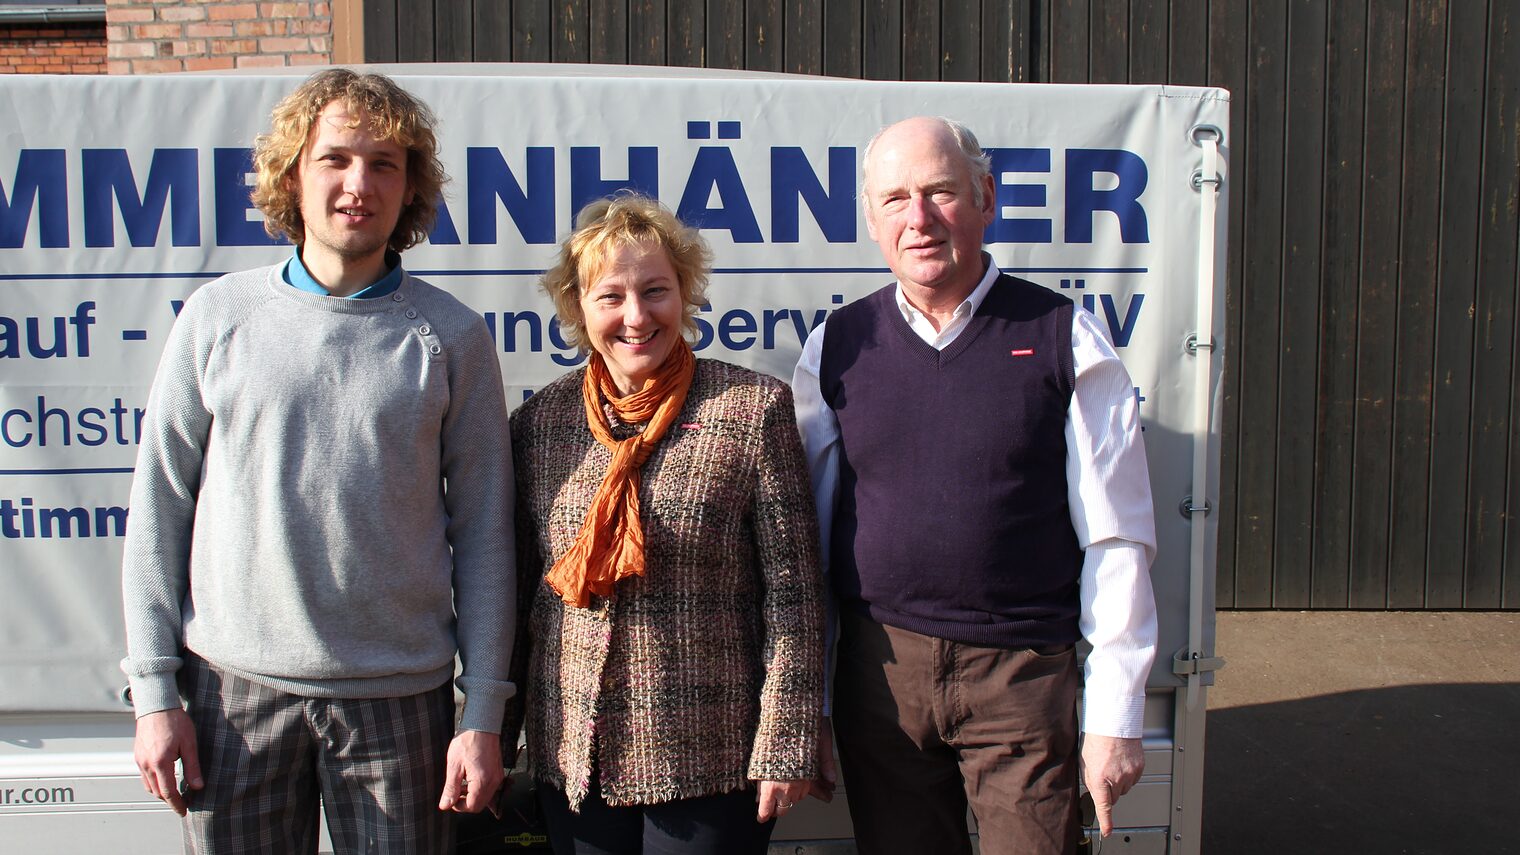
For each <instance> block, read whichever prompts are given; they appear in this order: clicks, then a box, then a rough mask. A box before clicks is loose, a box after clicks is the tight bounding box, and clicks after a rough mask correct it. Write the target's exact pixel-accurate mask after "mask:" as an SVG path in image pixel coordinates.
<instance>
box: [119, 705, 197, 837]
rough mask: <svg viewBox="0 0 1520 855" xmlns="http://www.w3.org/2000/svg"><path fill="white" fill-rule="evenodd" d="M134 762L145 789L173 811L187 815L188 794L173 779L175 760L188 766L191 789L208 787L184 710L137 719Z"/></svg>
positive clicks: (193, 730)
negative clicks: (202, 776) (202, 774)
mask: <svg viewBox="0 0 1520 855" xmlns="http://www.w3.org/2000/svg"><path fill="white" fill-rule="evenodd" d="M132 759H133V760H134V761H136V762H137V771H138V772H140V773H141V774H142V782H143V788H144V789H146V790H147V791H148V792H149V793H151V794H152V795H153V797H154V798H156V799H158V800H159V801H164V802H168V803H169V807H171V808H174V812H175V813H177V814H179V815H180V816H184V815H185V811H186V810H187V809H188V808H187V806H186V799H185V796H186V795H187V794H188V790H187V791H186V792H185V793H181V792H180V788H179V781H178V780H177V779H176V778H175V776H174V761H176V760H178V761H180V762H181V763H183V764H184V766H185V782H186V784H187V785H188V787H189V790H199V789H201V788H203V787H205V786H206V782H205V781H204V780H203V779H202V778H201V759H200V753H199V752H198V751H197V748H196V744H195V725H194V724H192V723H191V722H190V715H189V714H188V713H186V712H185V711H184V710H182V709H168V710H160V711H159V712H154V713H148V714H147V715H145V716H143V717H142V718H140V719H138V720H137V736H136V738H134V739H133V740H132Z"/></svg>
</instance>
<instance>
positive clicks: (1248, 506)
mask: <svg viewBox="0 0 1520 855" xmlns="http://www.w3.org/2000/svg"><path fill="white" fill-rule="evenodd" d="M1249 27H1250V29H1249V30H1248V33H1249V36H1248V38H1249V43H1250V57H1251V67H1250V68H1251V71H1250V74H1251V76H1250V78H1249V79H1248V80H1247V88H1246V98H1245V105H1244V106H1245V111H1246V124H1247V126H1248V128H1249V133H1250V134H1251V149H1250V151H1249V152H1247V154H1246V159H1245V162H1244V164H1241V165H1242V166H1244V170H1243V171H1244V173H1245V174H1244V178H1245V204H1246V210H1245V217H1246V221H1245V241H1244V244H1243V245H1242V246H1241V253H1242V255H1243V257H1244V258H1245V262H1246V266H1245V271H1244V273H1245V276H1244V279H1243V280H1242V283H1241V303H1240V307H1241V314H1242V319H1243V320H1242V324H1241V330H1240V337H1239V338H1238V339H1236V342H1235V347H1237V348H1238V349H1239V350H1240V353H1241V361H1240V375H1239V376H1240V425H1239V430H1240V433H1239V436H1240V458H1239V469H1238V472H1239V481H1237V483H1236V485H1235V493H1236V496H1237V498H1238V500H1239V501H1238V504H1237V508H1238V516H1237V517H1236V529H1235V550H1236V555H1235V560H1236V579H1235V584H1236V588H1235V604H1236V605H1238V606H1245V607H1249V608H1267V607H1270V606H1272V605H1274V603H1273V602H1272V591H1273V574H1272V568H1273V566H1274V565H1273V560H1274V554H1273V551H1272V549H1273V546H1274V537H1273V535H1274V531H1275V528H1276V513H1277V508H1276V505H1275V501H1276V490H1275V486H1276V479H1275V473H1276V469H1277V460H1276V456H1277V377H1278V348H1279V347H1281V337H1280V336H1281V331H1282V328H1281V318H1282V234H1283V228H1282V227H1283V224H1282V218H1283V142H1284V141H1283V129H1284V126H1285V124H1286V121H1285V115H1284V112H1285V108H1286V84H1287V69H1286V68H1284V62H1285V61H1286V57H1287V52H1288V14H1287V7H1286V6H1284V5H1280V4H1276V3H1262V4H1256V5H1254V6H1252V7H1251V9H1250V21H1249ZM1241 171H1242V170H1240V169H1239V168H1237V171H1236V174H1240V172H1241Z"/></svg>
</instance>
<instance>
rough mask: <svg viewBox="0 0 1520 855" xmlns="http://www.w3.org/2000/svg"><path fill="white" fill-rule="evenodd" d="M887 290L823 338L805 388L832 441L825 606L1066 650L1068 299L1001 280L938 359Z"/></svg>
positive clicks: (1073, 558) (1073, 586)
mask: <svg viewBox="0 0 1520 855" xmlns="http://www.w3.org/2000/svg"><path fill="white" fill-rule="evenodd" d="M896 287H897V286H896V285H889V286H887V287H886V288H883V289H881V290H880V291H877V292H876V293H874V294H872V295H870V296H869V297H866V298H865V299H863V300H859V301H856V302H855V303H852V304H850V305H848V306H845V307H844V308H841V309H839V310H838V311H836V312H835V313H834V314H833V315H832V316H831V317H830V318H829V322H828V326H826V327H825V328H824V339H823V353H822V360H821V364H820V367H819V384H820V387H821V389H822V392H823V398H824V400H825V401H826V402H827V403H828V405H829V406H830V407H831V408H832V409H833V410H834V414H835V415H836V416H837V417H838V419H839V430H840V445H841V453H840V463H839V476H840V484H839V503H838V508H837V509H836V512H835V515H834V526H833V544H832V547H831V554H830V556H829V565H830V573H831V575H832V577H833V581H834V587H835V590H836V592H837V593H838V595H839V597H840V600H841V602H842V603H844V604H845V606H846V607H853V608H855V609H857V610H859V611H863V612H866V613H868V614H869V615H870V616H871V618H872V619H873V620H876V621H878V622H880V623H885V624H890V625H892V626H898V627H902V628H904V629H909V630H912V631H914V632H918V633H922V634H925V635H931V636H934V637H936V638H944V639H949V640H951V641H959V642H964V643H968V644H981V645H989V646H999V647H1025V646H1047V645H1054V644H1066V643H1072V642H1075V641H1076V640H1077V638H1078V630H1077V613H1078V609H1079V601H1078V597H1077V580H1078V577H1079V575H1080V573H1081V567H1082V550H1081V548H1080V547H1079V546H1078V545H1077V536H1076V532H1075V531H1074V530H1073V529H1072V525H1071V511H1070V508H1069V506H1068V504H1067V500H1066V433H1065V431H1066V414H1067V409H1068V407H1069V406H1070V403H1071V394H1072V388H1073V384H1074V383H1075V371H1074V369H1073V367H1072V354H1071V323H1072V316H1071V313H1072V302H1071V301H1070V300H1068V299H1066V298H1065V297H1062V296H1060V295H1059V294H1056V293H1055V292H1053V291H1050V290H1048V289H1046V288H1043V287H1041V286H1039V285H1036V284H1034V283H1032V282H1026V281H1024V280H1022V279H1016V278H1014V277H1011V276H1007V275H1004V276H1001V277H1000V278H999V279H998V281H997V282H996V283H994V284H993V286H992V289H991V291H989V292H988V294H987V298H986V299H985V300H984V301H983V302H982V305H981V307H980V308H979V309H978V310H977V313H976V314H975V315H974V316H973V317H972V319H971V321H970V323H969V324H968V325H967V327H966V329H965V330H963V331H962V332H961V334H960V335H959V336H958V337H957V338H956V339H955V341H954V342H953V343H952V344H951V345H950V346H949V347H946V348H945V349H944V350H943V351H938V350H935V349H934V348H933V347H932V346H930V345H928V344H926V343H925V342H924V341H923V339H921V338H919V337H918V336H917V335H916V334H915V333H914V332H913V330H912V329H911V328H910V327H909V326H908V322H907V321H906V320H904V319H903V316H902V312H901V311H899V310H898V308H897V304H896V300H895V296H894V295H895V290H896Z"/></svg>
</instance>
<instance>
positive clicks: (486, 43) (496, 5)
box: [365, 0, 512, 62]
mask: <svg viewBox="0 0 1520 855" xmlns="http://www.w3.org/2000/svg"><path fill="white" fill-rule="evenodd" d="M471 21H472V24H471V27H472V32H471V33H470V43H471V44H472V45H473V46H474V48H475V55H474V57H473V59H474V60H475V61H476V62H505V61H507V60H509V59H511V58H512V7H511V6H509V5H508V4H506V3H504V2H491V0H480V2H478V3H476V4H475V9H474V15H473V16H472V18H471ZM365 25H366V26H368V21H366V22H365Z"/></svg>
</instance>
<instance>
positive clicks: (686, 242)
mask: <svg viewBox="0 0 1520 855" xmlns="http://www.w3.org/2000/svg"><path fill="white" fill-rule="evenodd" d="M634 244H654V245H657V246H659V247H661V248H663V249H664V250H665V254H666V255H667V256H669V258H670V266H671V267H672V268H674V269H675V272H676V281H677V287H678V290H679V291H680V293H681V306H682V313H681V331H682V333H684V334H685V335H686V337H687V338H688V339H691V338H695V337H696V335H697V309H698V308H700V307H701V306H702V305H704V304H705V303H706V302H707V277H708V273H709V272H710V271H711V269H712V250H710V249H708V247H707V241H705V240H703V239H702V235H701V234H700V233H698V231H697V230H696V229H694V228H691V227H690V226H687V225H685V224H684V223H682V222H681V221H680V220H679V219H677V218H676V215H675V214H672V213H671V212H670V210H669V209H668V208H666V207H665V206H664V205H661V204H660V203H659V202H658V201H656V200H654V199H651V198H649V197H648V196H641V195H638V194H636V193H621V194H619V195H617V196H614V197H612V198H610V199H599V200H597V201H595V202H592V203H590V204H589V205H587V206H586V207H584V208H582V209H581V212H580V213H579V214H577V215H576V217H575V231H574V232H572V233H571V234H570V236H569V237H567V238H565V240H564V242H563V243H561V244H560V247H559V255H558V256H557V257H556V258H555V262H554V266H553V267H551V268H549V269H548V270H546V271H545V272H544V276H543V279H541V280H540V281H539V286H540V287H542V288H543V289H544V292H545V293H547V294H548V295H549V299H551V300H553V301H554V310H555V312H556V313H558V315H559V325H560V332H561V333H562V334H563V335H564V338H565V343H566V344H569V345H570V346H571V347H575V348H578V349H580V351H581V352H583V353H584V352H586V351H589V350H591V342H590V339H589V338H588V337H587V335H586V316H585V314H584V313H582V312H581V293H582V292H583V291H584V290H585V289H586V288H587V287H588V286H590V285H591V284H592V283H593V282H595V281H596V279H597V277H599V276H600V275H601V274H602V272H603V271H604V270H605V269H606V267H607V263H608V261H609V260H610V258H611V256H612V254H613V253H614V252H616V251H617V250H618V249H620V248H622V247H626V246H631V245H634Z"/></svg>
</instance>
